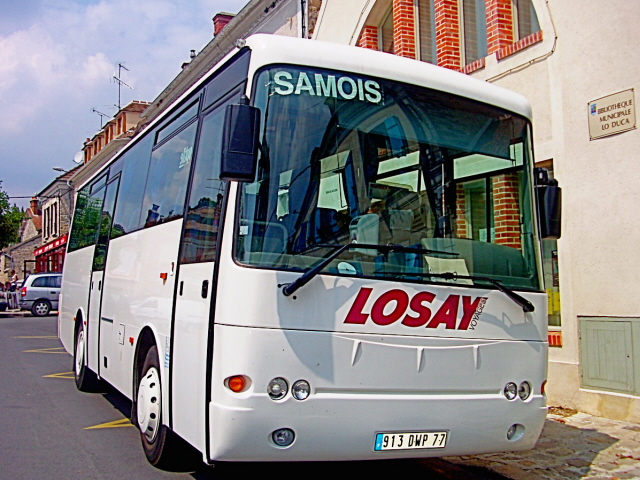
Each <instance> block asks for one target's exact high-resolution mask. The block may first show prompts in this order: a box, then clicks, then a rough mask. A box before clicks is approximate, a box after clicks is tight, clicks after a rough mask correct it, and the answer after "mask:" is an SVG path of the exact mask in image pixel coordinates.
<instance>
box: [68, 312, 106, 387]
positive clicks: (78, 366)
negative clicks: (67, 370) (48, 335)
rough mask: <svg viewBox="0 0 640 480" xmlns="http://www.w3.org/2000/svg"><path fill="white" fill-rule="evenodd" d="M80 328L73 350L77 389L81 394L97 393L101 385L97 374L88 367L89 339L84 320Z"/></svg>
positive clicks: (80, 320)
mask: <svg viewBox="0 0 640 480" xmlns="http://www.w3.org/2000/svg"><path fill="white" fill-rule="evenodd" d="M78 321H79V322H80V327H79V328H78V330H77V332H76V339H75V345H74V349H73V376H74V378H75V381H76V388H77V389H78V390H80V391H81V392H95V391H96V390H98V388H99V387H100V385H101V382H100V381H99V380H98V377H97V376H96V374H95V373H94V372H93V371H92V370H91V369H90V368H89V367H88V366H87V359H86V351H87V345H86V343H87V337H86V335H85V331H84V326H83V325H82V319H80V318H79V319H78Z"/></svg>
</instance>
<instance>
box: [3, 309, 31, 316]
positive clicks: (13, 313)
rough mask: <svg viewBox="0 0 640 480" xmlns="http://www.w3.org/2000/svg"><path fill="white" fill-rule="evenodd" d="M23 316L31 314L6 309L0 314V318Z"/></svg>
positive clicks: (24, 311) (25, 311) (26, 311)
mask: <svg viewBox="0 0 640 480" xmlns="http://www.w3.org/2000/svg"><path fill="white" fill-rule="evenodd" d="M25 315H31V312H29V311H28V310H20V309H13V308H7V309H6V310H4V311H2V312H0V317H24V316H25Z"/></svg>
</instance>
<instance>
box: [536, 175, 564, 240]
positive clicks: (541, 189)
mask: <svg viewBox="0 0 640 480" xmlns="http://www.w3.org/2000/svg"><path fill="white" fill-rule="evenodd" d="M535 177H536V197H537V200H538V219H539V221H540V236H541V237H542V239H543V240H557V239H558V238H560V235H561V234H562V231H561V218H562V213H561V211H562V189H561V188H560V187H559V186H558V181H557V180H553V179H549V175H548V172H547V170H545V169H544V168H536V169H535Z"/></svg>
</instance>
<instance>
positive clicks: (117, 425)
mask: <svg viewBox="0 0 640 480" xmlns="http://www.w3.org/2000/svg"><path fill="white" fill-rule="evenodd" d="M120 427H133V423H131V420H129V419H128V418H122V419H120V420H114V421H113V422H107V423H101V424H100V425H94V426H93V427H87V428H85V430H94V429H97V428H120Z"/></svg>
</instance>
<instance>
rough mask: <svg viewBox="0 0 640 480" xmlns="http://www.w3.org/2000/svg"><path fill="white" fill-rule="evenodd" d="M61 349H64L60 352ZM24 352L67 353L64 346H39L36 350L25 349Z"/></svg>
mask: <svg viewBox="0 0 640 480" xmlns="http://www.w3.org/2000/svg"><path fill="white" fill-rule="evenodd" d="M56 350H58V351H56ZM59 350H62V351H61V352H60V351H59ZM22 353H64V354H66V353H67V352H66V350H65V349H64V347H54V348H39V349H36V350H23V351H22Z"/></svg>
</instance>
